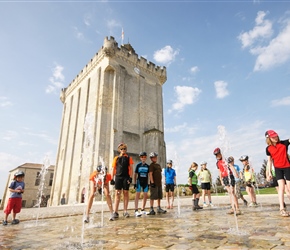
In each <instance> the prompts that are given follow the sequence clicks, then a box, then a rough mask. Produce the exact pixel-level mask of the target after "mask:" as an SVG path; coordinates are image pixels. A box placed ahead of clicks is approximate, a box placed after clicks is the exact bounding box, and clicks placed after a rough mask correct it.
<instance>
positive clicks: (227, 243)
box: [0, 195, 290, 250]
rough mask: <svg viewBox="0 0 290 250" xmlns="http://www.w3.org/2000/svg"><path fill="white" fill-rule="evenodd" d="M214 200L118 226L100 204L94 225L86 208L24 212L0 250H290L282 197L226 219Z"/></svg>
mask: <svg viewBox="0 0 290 250" xmlns="http://www.w3.org/2000/svg"><path fill="white" fill-rule="evenodd" d="M245 198H246V199H247V196H245ZM212 200H213V203H214V204H215V207H213V208H205V209H202V210H198V211H192V201H191V198H180V199H179V200H175V204H176V206H175V207H174V208H173V209H168V210H167V213H166V214H161V215H160V214H156V215H154V216H149V215H143V216H142V217H134V211H133V210H130V214H131V217H129V218H123V217H122V216H120V218H119V219H117V220H115V221H109V216H110V214H109V212H108V210H107V207H106V205H104V204H102V203H101V202H96V203H95V204H94V205H93V209H92V214H91V215H90V223H88V224H84V223H83V212H84V208H85V205H84V204H81V205H74V206H69V205H66V206H60V207H47V208H31V209H23V210H22V211H21V213H20V214H19V217H18V218H19V219H20V221H21V222H20V224H18V225H11V224H10V223H9V224H8V225H7V226H2V225H1V226H0V249H15V250H16V249H18V250H20V249H64V248H65V249H124V250H125V249H128V250H131V249H141V250H147V249H170V250H173V249H185V250H186V249H289V247H290V238H289V236H290V233H289V232H290V217H286V218H285V217H281V216H280V215H279V206H278V196H277V195H260V196H258V203H259V206H258V207H245V206H243V205H242V204H241V211H242V215H239V216H234V215H228V214H226V212H227V210H228V209H229V198H228V197H226V196H218V195H217V196H213V197H212ZM286 203H287V200H286ZM162 204H163V205H164V204H165V202H164V201H162ZM177 205H178V206H177ZM133 206H134V204H133V202H130V204H129V207H130V209H133ZM289 206H290V205H289ZM120 208H121V209H122V206H121V207H120ZM2 212H3V211H2ZM119 214H120V215H121V214H122V210H120V212H119Z"/></svg>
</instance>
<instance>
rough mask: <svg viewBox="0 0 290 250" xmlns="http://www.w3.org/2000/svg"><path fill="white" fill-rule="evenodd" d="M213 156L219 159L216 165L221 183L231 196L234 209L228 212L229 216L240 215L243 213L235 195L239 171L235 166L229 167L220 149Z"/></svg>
mask: <svg viewBox="0 0 290 250" xmlns="http://www.w3.org/2000/svg"><path fill="white" fill-rule="evenodd" d="M213 154H214V155H215V157H216V159H217V162H216V165H217V168H218V170H219V176H220V180H221V183H222V185H223V186H225V187H226V189H227V191H228V193H229V196H230V202H231V205H232V209H231V210H230V211H228V214H236V215H240V214H241V211H240V209H239V203H238V199H237V196H236V195H235V184H236V183H235V177H236V178H238V174H237V171H236V169H235V168H234V167H233V166H230V165H228V164H227V163H226V161H225V160H224V159H223V156H222V154H221V150H220V148H216V149H215V150H214V151H213Z"/></svg>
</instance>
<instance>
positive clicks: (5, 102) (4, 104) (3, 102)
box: [0, 96, 12, 108]
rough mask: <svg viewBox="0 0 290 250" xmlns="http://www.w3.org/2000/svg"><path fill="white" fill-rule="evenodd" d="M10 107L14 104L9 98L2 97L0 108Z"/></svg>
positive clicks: (0, 98)
mask: <svg viewBox="0 0 290 250" xmlns="http://www.w3.org/2000/svg"><path fill="white" fill-rule="evenodd" d="M8 106H12V102H10V101H9V98H8V97H5V96H0V107H2V108H4V107H8Z"/></svg>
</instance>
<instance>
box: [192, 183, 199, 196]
mask: <svg viewBox="0 0 290 250" xmlns="http://www.w3.org/2000/svg"><path fill="white" fill-rule="evenodd" d="M192 194H199V190H198V188H197V185H195V184H192Z"/></svg>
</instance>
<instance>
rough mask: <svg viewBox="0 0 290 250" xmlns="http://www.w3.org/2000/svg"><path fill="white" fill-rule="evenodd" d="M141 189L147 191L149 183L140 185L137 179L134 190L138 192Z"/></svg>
mask: <svg viewBox="0 0 290 250" xmlns="http://www.w3.org/2000/svg"><path fill="white" fill-rule="evenodd" d="M142 190H143V193H147V192H148V190H149V185H148V184H147V185H146V186H143V187H142V186H141V185H140V182H139V181H137V184H136V192H137V193H140V192H142Z"/></svg>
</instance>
